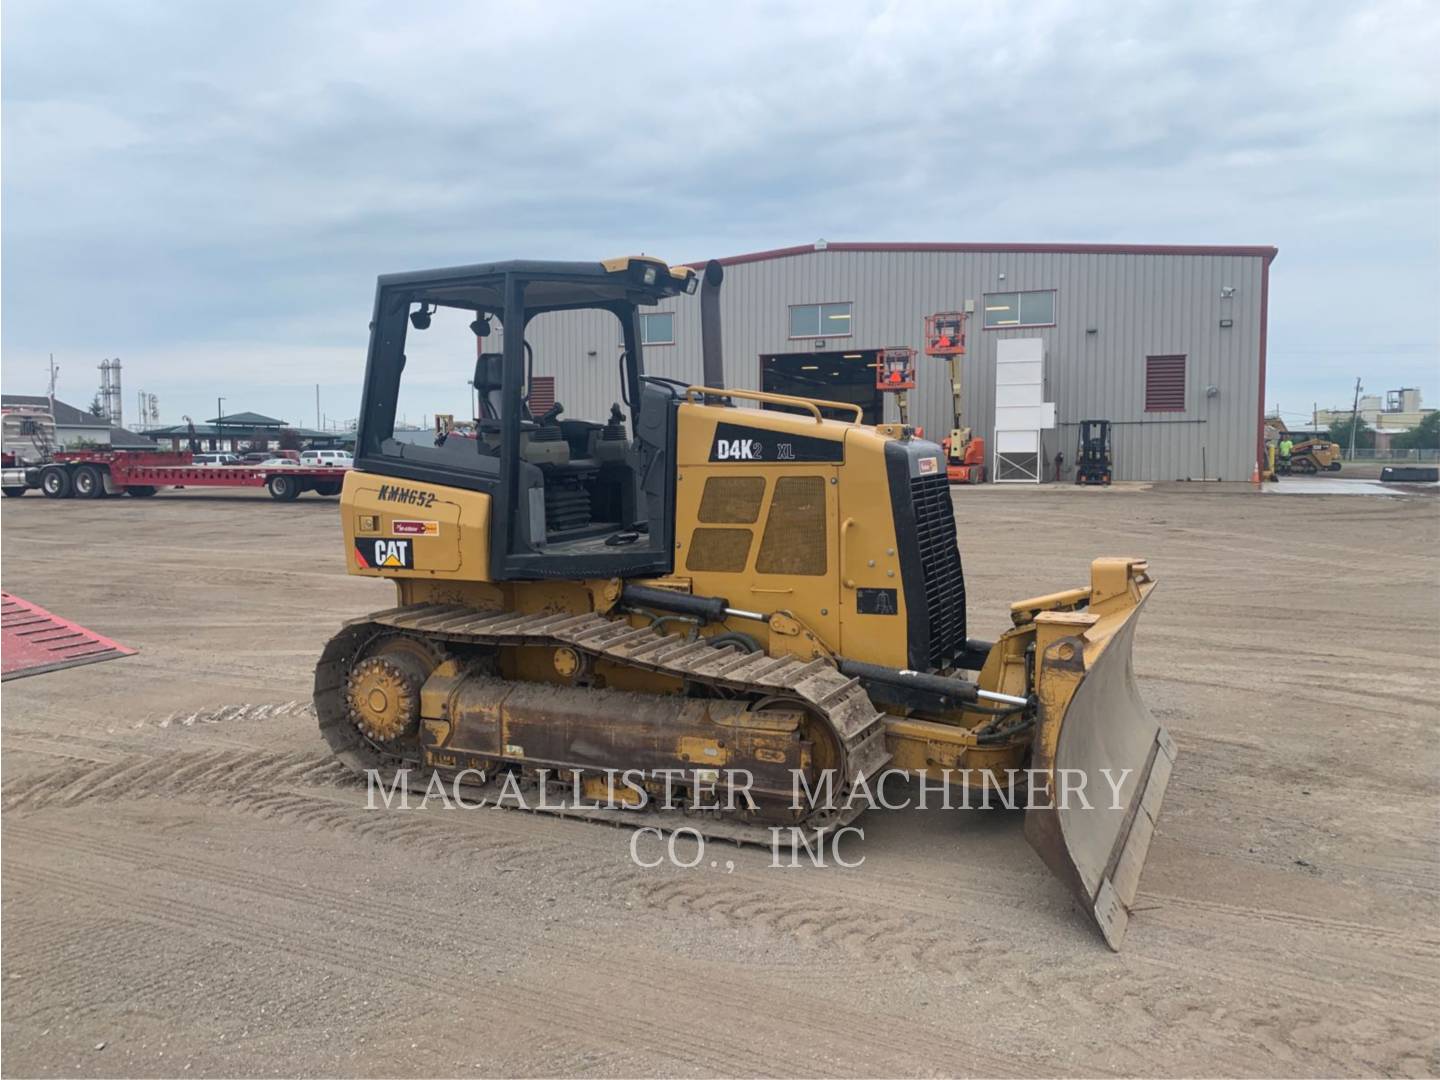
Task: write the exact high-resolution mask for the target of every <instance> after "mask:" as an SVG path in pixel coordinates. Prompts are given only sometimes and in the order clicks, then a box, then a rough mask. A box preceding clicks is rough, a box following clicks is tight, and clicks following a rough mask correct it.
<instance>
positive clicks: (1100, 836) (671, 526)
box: [315, 258, 1175, 947]
mask: <svg viewBox="0 0 1440 1080" xmlns="http://www.w3.org/2000/svg"><path fill="white" fill-rule="evenodd" d="M722 276H723V273H722V270H721V267H720V265H719V264H718V263H711V264H710V265H709V266H708V267H707V268H706V269H705V271H704V272H703V274H697V273H696V272H695V271H693V270H691V269H689V268H685V267H678V268H672V267H669V266H666V265H665V264H664V263H661V262H659V261H657V260H654V259H648V258H626V259H616V260H612V261H609V262H603V263H602V262H575V263H565V262H506V263H495V264H487V265H477V266H464V267H456V268H451V269H442V270H433V271H423V272H417V273H406V274H393V275H387V276H384V277H382V278H380V280H379V285H378V289H377V292H376V298H375V309H374V321H373V323H372V327H371V340H370V351H369V358H368V363H367V367H366V375H365V390H364V398H363V401H362V405H361V416H360V425H359V431H358V435H357V439H358V442H357V447H356V453H355V464H356V467H355V469H354V470H353V471H352V472H350V473H349V474H348V475H347V478H346V481H345V489H344V493H343V496H342V517H343V522H344V533H345V548H346V559H347V562H348V566H349V569H350V572H351V573H354V574H360V575H366V576H376V577H387V578H393V579H394V580H395V586H396V592H397V605H398V606H396V607H393V608H390V609H387V610H384V611H380V612H376V613H375V614H373V615H370V616H368V617H366V618H363V619H359V620H356V621H354V622H351V623H349V624H347V625H346V626H345V627H343V628H342V629H341V631H340V633H339V634H338V635H337V636H336V637H335V638H334V639H332V641H331V642H330V643H329V645H328V646H327V647H326V649H325V652H324V654H323V656H322V657H321V659H320V662H319V665H318V667H317V669H316V677H315V704H316V709H317V711H318V714H319V721H320V728H321V731H322V732H323V734H324V737H325V738H326V740H327V741H328V742H329V745H330V746H331V748H332V749H333V750H334V752H335V753H336V755H337V756H338V757H339V758H340V759H341V760H342V761H344V762H345V763H346V764H347V765H349V766H350V767H351V768H353V769H355V770H356V771H358V772H362V773H364V772H367V771H369V770H375V771H376V774H377V775H379V776H382V777H389V776H391V775H393V774H396V773H397V772H398V771H399V770H402V769H404V770H409V771H410V782H411V783H412V784H413V783H415V782H416V777H419V778H421V781H422V782H423V781H426V780H433V778H434V777H436V776H438V777H441V778H442V779H444V778H455V777H458V776H460V774H462V773H465V772H466V770H476V772H474V773H469V774H468V776H469V777H479V776H480V775H481V774H483V776H484V777H485V782H486V783H489V784H492V785H493V784H495V783H496V782H497V780H498V779H500V778H504V779H505V781H506V782H507V783H510V784H526V785H530V786H531V789H532V790H537V789H543V790H550V789H552V788H553V789H557V790H560V791H564V792H567V793H569V795H568V796H566V797H567V798H569V802H568V803H566V802H562V803H561V805H562V806H567V807H568V812H571V813H575V814H579V815H580V816H593V817H598V818H602V819H605V818H608V819H610V820H615V819H617V818H618V819H620V820H628V821H631V822H632V823H636V824H639V823H647V824H648V823H654V822H656V821H657V820H658V821H660V822H661V823H662V824H664V823H667V822H669V823H673V824H674V825H681V824H683V825H686V826H690V827H697V828H699V829H701V831H703V832H705V833H707V834H710V833H713V834H715V835H722V836H733V837H736V838H739V839H756V838H759V839H760V840H761V841H762V842H766V843H768V842H770V839H771V836H772V832H771V830H772V829H773V828H776V827H780V828H788V829H792V830H810V831H812V832H814V831H817V830H822V829H830V828H837V827H840V826H843V825H844V824H846V823H847V822H849V821H851V820H853V819H854V818H855V817H856V816H857V815H858V814H860V813H861V812H862V811H863V810H864V809H865V807H866V806H867V805H870V803H869V802H868V801H867V800H866V799H865V798H857V795H861V794H865V793H869V792H871V791H872V790H873V789H874V788H875V786H876V785H878V784H880V783H881V782H882V778H883V777H885V776H886V775H887V774H889V771H890V770H905V771H907V772H908V773H909V774H910V775H911V776H912V777H914V776H923V777H924V778H925V779H926V782H927V784H929V785H931V786H932V788H933V786H934V785H935V784H938V783H942V782H944V781H948V782H950V783H953V784H956V785H962V784H968V785H969V786H970V788H971V790H972V791H989V792H992V793H998V794H999V795H1001V796H1007V794H1008V797H1009V798H1013V797H1014V795H1015V792H1014V789H1013V785H1014V781H1015V777H1016V775H1017V773H1015V772H1012V771H1011V770H1028V771H1021V772H1019V773H1018V776H1019V798H1020V800H1022V804H1023V801H1024V800H1028V805H1029V807H1030V808H1028V809H1027V810H1026V820H1025V833H1026V836H1027V838H1028V839H1029V841H1030V843H1031V844H1032V845H1033V846H1034V847H1035V848H1036V850H1037V851H1038V852H1039V853H1040V855H1041V857H1042V858H1043V859H1044V860H1045V862H1046V863H1047V865H1049V867H1050V868H1051V869H1052V871H1053V872H1054V873H1055V874H1056V875H1057V876H1059V877H1060V878H1061V879H1062V880H1063V881H1064V882H1065V883H1066V884H1067V885H1068V886H1069V887H1070V888H1071V889H1072V890H1073V891H1074V893H1075V895H1076V896H1077V897H1078V898H1079V900H1080V901H1081V903H1082V904H1083V905H1084V907H1085V910H1086V911H1087V912H1089V913H1090V914H1091V915H1092V917H1093V918H1094V920H1095V922H1096V923H1097V924H1098V926H1099V927H1100V929H1101V931H1102V932H1103V934H1104V935H1105V939H1106V940H1107V941H1108V942H1109V943H1110V945H1111V946H1112V947H1118V945H1119V942H1120V940H1121V938H1122V936H1123V934H1124V932H1125V927H1126V922H1127V920H1128V917H1129V910H1130V905H1131V903H1132V901H1133V899H1134V897H1135V892H1136V888H1137V885H1138V881H1139V875H1140V870H1141V866H1142V864H1143V863H1144V859H1145V854H1146V850H1147V848H1148V846H1149V842H1150V837H1151V832H1152V829H1153V828H1154V824H1155V819H1156V815H1157V814H1158V813H1159V809H1160V801H1161V798H1162V796H1163V793H1164V790H1165V784H1166V781H1167V779H1168V777H1169V771H1170V766H1171V762H1172V761H1173V759H1174V756H1175V751H1174V746H1173V744H1172V742H1171V740H1170V738H1169V737H1168V735H1167V734H1166V732H1165V731H1164V730H1163V729H1162V728H1161V727H1160V726H1159V725H1158V724H1157V723H1156V722H1155V721H1154V720H1153V719H1152V718H1151V717H1150V715H1149V713H1148V712H1147V711H1146V709H1145V707H1144V705H1143V703H1142V702H1141V700H1140V697H1139V694H1138V693H1137V690H1136V686H1135V679H1134V675H1133V672H1132V668H1131V637H1132V634H1133V631H1134V624H1135V620H1136V618H1137V616H1138V613H1139V610H1140V607H1141V605H1142V604H1143V603H1144V602H1145V600H1146V598H1147V597H1148V596H1149V593H1150V590H1151V589H1152V588H1153V585H1152V582H1151V579H1150V577H1149V575H1148V574H1147V572H1146V565H1145V563H1144V562H1143V561H1142V560H1140V559H1135V558H1101V559H1096V560H1095V562H1094V563H1093V564H1092V567H1091V576H1090V582H1089V584H1088V585H1086V586H1084V587H1081V588H1074V589H1069V590H1065V591H1060V592H1055V593H1052V594H1050V595H1046V596H1038V597H1034V598H1032V599H1027V600H1021V601H1019V602H1017V603H1015V604H1012V605H1011V610H1010V617H1011V623H1012V625H1011V627H1010V629H1008V630H1007V631H1006V632H1005V633H1004V634H1003V635H1001V637H1000V638H999V640H997V641H994V642H988V641H978V640H975V639H973V638H970V637H968V636H967V622H966V606H965V582H964V578H963V575H962V572H961V565H960V552H959V548H958V545H957V535H956V523H955V515H954V511H953V509H952V506H951V499H950V488H949V483H948V479H947V476H946V468H945V457H944V454H943V452H942V450H941V448H940V447H939V446H937V445H935V444H934V443H930V442H926V441H924V440H923V439H920V438H917V437H915V435H914V433H913V432H912V430H911V429H910V428H908V427H906V426H903V425H894V424H891V425H879V426H874V427H871V426H867V425H865V424H863V423H862V422H861V415H860V410H859V409H858V408H856V407H854V406H850V405H843V404H836V403H832V402H824V401H815V400H810V399H803V398H790V397H780V396H777V395H774V394H767V393H760V392H756V391H748V390H737V389H726V387H725V384H724V377H723V370H722V364H721V351H720V320H719V288H720V283H721V280H722ZM697 288H698V289H699V290H700V309H701V338H702V349H703V357H704V385H702V386H692V385H688V384H687V383H685V382H676V381H674V380H671V379H666V378H662V377H659V376H655V375H651V374H647V373H646V370H645V364H644V356H643V349H642V336H643V335H642V332H641V314H642V312H641V309H642V308H644V307H647V306H651V305H654V304H656V303H658V302H660V301H662V300H664V299H666V298H667V297H673V296H676V295H678V294H682V293H693V292H695V291H696V290H697ZM432 322H433V323H435V324H436V325H437V327H438V325H439V324H441V323H444V324H446V325H448V326H450V327H452V328H453V329H454V330H455V331H457V336H456V337H455V338H454V339H453V347H452V348H450V349H449V350H448V351H445V349H443V348H439V347H437V344H436V342H437V339H436V338H435V337H434V335H435V334H436V332H437V331H436V330H432V329H431V325H432ZM547 324H548V325H547ZM576 326H585V327H588V328H589V331H588V336H589V337H590V338H591V339H593V340H606V339H607V338H608V339H611V340H616V341H618V342H620V343H621V348H622V352H621V356H620V362H619V365H618V370H615V369H610V371H611V374H610V378H613V379H614V381H615V396H616V397H617V398H618V400H617V402H616V404H615V405H614V406H613V407H612V408H611V410H610V414H609V416H608V417H597V418H590V419H576V418H570V417H566V416H565V415H564V408H563V406H562V405H561V404H559V403H558V402H554V401H552V400H547V394H546V390H547V387H553V385H554V384H553V382H549V381H548V380H546V379H545V378H544V377H543V376H536V375H535V373H534V372H535V365H536V355H535V348H534V347H533V346H534V344H535V343H536V342H541V343H543V342H562V343H566V342H568V344H561V345H556V346H551V347H553V348H565V350H566V355H564V356H563V357H562V356H546V357H543V358H542V360H543V365H544V367H545V368H546V369H548V370H551V371H555V370H561V371H564V372H567V373H569V372H572V371H573V373H574V379H575V381H579V380H581V379H585V380H588V381H590V382H591V383H592V384H594V383H595V382H596V380H599V379H602V378H604V377H605V375H606V371H605V370H604V369H606V368H608V367H609V365H607V364H601V362H600V361H597V360H594V359H589V360H584V361H577V362H576V363H575V365H574V367H573V368H572V367H571V366H569V365H570V364H571V357H572V356H578V354H579V353H580V351H581V349H582V348H583V346H580V345H578V344H576V343H575V342H574V341H573V340H571V339H572V338H573V337H574V328H575V327H576ZM567 333H568V334H569V335H570V336H569V337H567V336H566V335H567ZM542 347H544V346H543V345H542ZM593 356H594V353H593V352H592V353H591V357H593ZM426 363H429V364H430V365H431V367H430V369H427V370H435V369H436V368H437V365H438V371H439V374H438V375H435V376H434V377H432V376H431V375H428V374H427V373H426V370H422V369H423V368H424V367H425V364H426ZM582 365H588V367H582ZM566 378H567V380H568V379H569V378H570V376H569V375H568V374H567V376H566ZM467 379H468V388H467V384H466V380H467ZM447 385H448V386H451V387H453V388H454V391H453V392H452V394H451V397H452V398H453V395H454V393H459V394H460V395H465V394H468V395H470V402H469V406H468V407H469V410H470V411H469V413H468V415H471V416H473V418H474V419H473V424H465V423H463V422H462V423H459V424H447V425H445V428H444V429H443V430H441V431H439V432H438V433H437V434H435V435H434V437H433V438H431V437H430V436H429V435H428V433H427V434H426V437H425V438H424V439H423V441H421V442H413V441H406V439H405V438H402V437H401V436H408V435H410V434H411V433H409V432H403V431H397V424H396V420H397V414H398V413H399V412H400V405H401V402H402V401H407V402H408V403H410V405H411V407H412V408H414V409H415V410H416V411H419V408H420V407H422V405H423V406H426V407H427V409H428V411H434V410H435V409H436V408H442V407H445V406H446V405H448V404H450V402H446V403H444V404H442V403H441V402H439V401H436V400H435V395H436V394H437V393H444V392H445V391H444V387H445V386H447ZM417 394H423V395H425V396H417ZM756 403H758V404H760V405H762V406H775V407H778V408H755V407H748V406H751V405H753V404H756ZM465 408H466V407H465V406H464V405H460V406H458V407H456V408H455V409H454V412H455V413H456V415H460V416H464V415H467V412H466V411H465ZM837 412H838V413H841V414H843V415H842V417H841V418H838V419H837V418H832V417H830V416H827V415H826V414H827V413H831V414H833V413H837ZM1107 770H1108V771H1107ZM722 772H723V773H725V774H726V775H727V776H730V777H732V778H733V776H735V775H743V776H745V777H746V778H747V783H746V784H745V787H744V791H743V795H744V797H743V798H742V799H740V800H739V801H734V800H731V801H730V802H729V803H728V804H726V803H722V802H713V803H712V802H710V801H705V802H701V801H700V800H699V798H698V796H699V795H700V793H701V792H702V790H703V789H705V788H707V787H713V786H714V784H715V782H716V778H717V777H718V776H719V775H720V774H721V773H722ZM1102 773H1104V774H1105V775H1104V778H1102V775H1101V774H1102ZM618 774H624V775H625V776H626V777H627V782H626V783H625V784H624V785H623V786H620V787H617V785H616V783H615V777H616V776H617V775H618ZM732 782H733V781H732ZM1007 783H1008V784H1009V785H1010V787H1009V789H1008V793H1007V790H1006V789H1007ZM1081 785H1088V786H1086V787H1085V791H1086V793H1087V795H1088V797H1082V798H1078V799H1077V798H1075V797H1073V796H1074V792H1075V789H1076V788H1077V786H1081ZM1067 789H1068V793H1069V795H1070V796H1071V797H1070V798H1068V799H1067V798H1066V795H1067ZM676 790H678V791H679V793H680V794H681V795H682V796H686V795H696V796H697V798H696V800H695V801H694V802H692V803H691V804H690V805H691V807H692V809H691V810H689V811H687V812H685V813H683V814H682V813H680V812H679V811H666V810H660V811H657V810H656V809H655V807H656V806H657V805H673V801H674V800H673V796H674V794H675V792H676ZM800 792H804V793H805V797H804V798H800V797H797V796H798V793H800ZM816 792H824V793H825V796H826V797H825V798H818V797H816V796H815V793H816ZM602 796H603V798H602ZM662 796H663V797H662ZM957 801H958V798H957ZM697 805H698V806H704V807H706V809H704V810H703V811H696V810H694V809H693V807H694V806H697ZM642 806H643V807H645V809H641V808H640V807H642Z"/></svg>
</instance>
